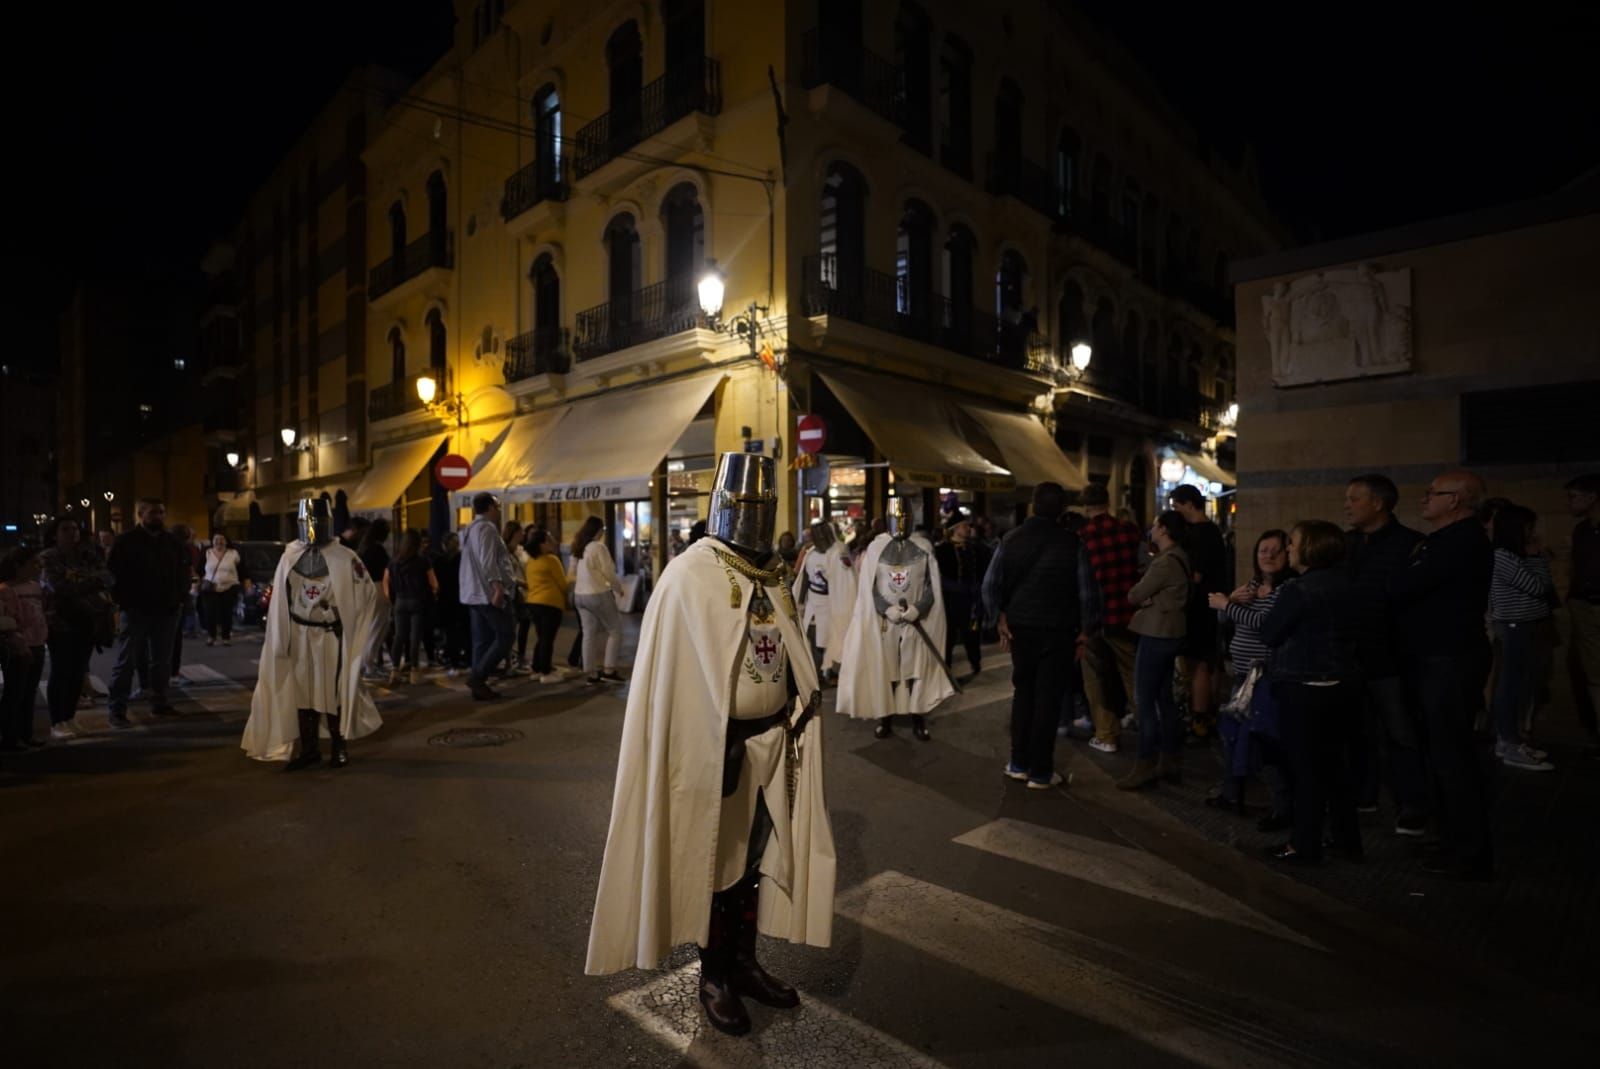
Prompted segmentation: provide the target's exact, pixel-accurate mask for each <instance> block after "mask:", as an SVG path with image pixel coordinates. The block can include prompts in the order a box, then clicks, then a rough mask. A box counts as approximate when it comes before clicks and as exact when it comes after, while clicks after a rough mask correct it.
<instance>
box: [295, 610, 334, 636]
mask: <svg viewBox="0 0 1600 1069" xmlns="http://www.w3.org/2000/svg"><path fill="white" fill-rule="evenodd" d="M289 619H291V620H293V621H294V622H295V623H297V624H299V625H301V626H302V627H320V628H322V629H323V630H324V631H332V632H333V633H334V634H336V635H337V634H339V633H340V632H342V631H343V630H344V625H343V624H341V623H340V622H339V621H338V620H333V621H331V622H330V621H323V620H307V619H306V618H305V617H304V616H296V615H295V614H294V613H292V612H291V613H290V614H289Z"/></svg>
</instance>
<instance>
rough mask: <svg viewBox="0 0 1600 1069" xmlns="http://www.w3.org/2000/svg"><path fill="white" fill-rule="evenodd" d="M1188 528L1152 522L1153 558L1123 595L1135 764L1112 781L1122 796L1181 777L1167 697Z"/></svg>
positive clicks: (1173, 710)
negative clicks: (1130, 638)
mask: <svg viewBox="0 0 1600 1069" xmlns="http://www.w3.org/2000/svg"><path fill="white" fill-rule="evenodd" d="M1188 537H1189V525H1188V524H1187V523H1186V522H1184V519H1183V516H1182V515H1181V514H1179V513H1177V512H1174V511H1173V510H1171V509H1168V510H1167V511H1166V512H1163V513H1162V514H1161V515H1159V516H1157V517H1156V522H1155V523H1154V524H1152V525H1151V527H1150V540H1151V542H1152V543H1153V544H1154V545H1155V549H1156V555H1155V557H1154V559H1152V560H1151V561H1150V567H1149V568H1147V569H1145V573H1144V576H1143V578H1141V579H1140V580H1139V581H1138V582H1137V583H1135V584H1134V585H1133V588H1132V589H1131V590H1129V591H1128V603H1129V604H1130V605H1132V606H1134V609H1135V611H1134V614H1133V619H1132V620H1131V621H1130V622H1129V624H1128V630H1130V631H1132V632H1133V633H1134V634H1136V635H1138V636H1139V645H1138V648H1137V649H1136V650H1134V655H1133V679H1134V684H1133V689H1134V695H1135V698H1136V700H1137V703H1138V706H1139V759H1138V760H1137V761H1135V762H1134V765H1133V768H1132V770H1130V771H1129V772H1128V774H1127V775H1126V776H1124V777H1123V778H1122V779H1120V780H1118V781H1117V786H1118V787H1120V788H1122V789H1123V790H1125V791H1132V790H1138V789H1139V788H1141V787H1149V786H1153V785H1154V784H1155V783H1156V782H1157V781H1158V780H1161V779H1166V780H1168V781H1170V782H1174V783H1176V782H1177V781H1178V780H1179V779H1180V778H1181V776H1182V755H1183V721H1182V720H1181V719H1179V716H1178V703H1177V701H1176V699H1174V698H1173V696H1172V673H1173V669H1174V667H1175V666H1176V665H1177V663H1178V654H1179V653H1181V652H1182V651H1183V639H1184V635H1185V634H1186V633H1187V627H1188V624H1187V618H1186V616H1185V615H1184V609H1185V606H1186V604H1187V603H1188V600H1189V575H1190V571H1189V555H1188V553H1186V552H1185V551H1184V542H1185V541H1186V540H1187V539H1188Z"/></svg>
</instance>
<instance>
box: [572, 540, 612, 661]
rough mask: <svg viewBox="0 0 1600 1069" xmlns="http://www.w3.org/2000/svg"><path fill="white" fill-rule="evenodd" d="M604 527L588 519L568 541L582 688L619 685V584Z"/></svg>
mask: <svg viewBox="0 0 1600 1069" xmlns="http://www.w3.org/2000/svg"><path fill="white" fill-rule="evenodd" d="M604 536H605V524H603V523H602V522H600V517H598V516H590V517H589V518H588V519H587V520H584V521H583V526H582V527H580V528H578V535H577V537H576V538H574V539H573V540H572V578H573V588H572V600H573V601H574V602H576V603H577V606H578V620H579V622H580V623H581V624H582V625H583V670H584V672H585V673H586V674H587V675H588V679H587V680H585V683H586V685H588V686H591V687H597V686H599V685H600V684H602V683H606V682H610V683H620V682H622V674H621V673H620V672H618V671H617V657H618V654H619V653H620V651H621V648H622V614H621V613H619V612H618V611H617V597H618V596H619V595H621V594H622V589H623V588H622V580H621V579H619V578H617V568H616V565H615V564H613V563H612V560H611V553H610V551H609V550H607V549H606V540H605V537H604Z"/></svg>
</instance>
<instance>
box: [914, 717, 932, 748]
mask: <svg viewBox="0 0 1600 1069" xmlns="http://www.w3.org/2000/svg"><path fill="white" fill-rule="evenodd" d="M911 734H913V735H915V736H916V737H917V739H918V741H920V742H927V741H929V740H930V739H932V738H933V736H932V735H930V734H928V718H927V717H925V716H913V717H912V718H911Z"/></svg>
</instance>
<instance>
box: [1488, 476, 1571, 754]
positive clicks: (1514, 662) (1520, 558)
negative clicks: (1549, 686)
mask: <svg viewBox="0 0 1600 1069" xmlns="http://www.w3.org/2000/svg"><path fill="white" fill-rule="evenodd" d="M1492 527H1493V531H1494V535H1493V542H1494V572H1493V573H1492V576H1491V578H1490V580H1489V616H1490V618H1491V619H1492V620H1493V621H1494V637H1495V639H1496V640H1497V641H1498V642H1499V644H1500V671H1499V674H1498V675H1497V676H1496V677H1495V685H1494V708H1493V712H1494V731H1495V744H1494V755H1495V757H1497V758H1499V759H1500V763H1501V764H1503V765H1505V766H1506V767H1507V768H1519V769H1522V770H1523V771H1524V772H1549V771H1551V770H1553V769H1554V768H1555V766H1554V765H1552V764H1551V763H1550V762H1549V761H1548V760H1547V757H1548V755H1547V754H1546V753H1545V752H1544V751H1543V750H1537V749H1534V748H1533V747H1532V746H1530V745H1528V743H1527V742H1526V741H1524V739H1523V733H1524V731H1525V730H1526V728H1525V727H1524V724H1528V725H1529V726H1531V724H1532V720H1533V706H1534V704H1535V701H1536V699H1537V695H1538V689H1539V687H1538V681H1539V677H1540V675H1541V674H1542V673H1541V672H1540V665H1539V658H1540V654H1541V650H1540V646H1539V641H1538V635H1539V629H1540V627H1542V626H1544V625H1546V623H1547V621H1548V620H1549V619H1550V615H1551V601H1552V598H1551V595H1552V594H1554V592H1555V581H1554V580H1553V579H1552V578H1551V576H1550V559H1549V558H1548V557H1546V556H1545V555H1544V543H1543V541H1542V540H1541V539H1540V538H1539V517H1538V516H1537V515H1535V514H1534V512H1533V510H1532V509H1528V508H1523V507H1522V506H1521V505H1512V504H1506V505H1502V506H1501V507H1500V509H1499V510H1498V511H1497V512H1496V513H1495V514H1494V519H1493V521H1492Z"/></svg>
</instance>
